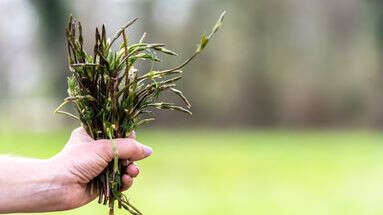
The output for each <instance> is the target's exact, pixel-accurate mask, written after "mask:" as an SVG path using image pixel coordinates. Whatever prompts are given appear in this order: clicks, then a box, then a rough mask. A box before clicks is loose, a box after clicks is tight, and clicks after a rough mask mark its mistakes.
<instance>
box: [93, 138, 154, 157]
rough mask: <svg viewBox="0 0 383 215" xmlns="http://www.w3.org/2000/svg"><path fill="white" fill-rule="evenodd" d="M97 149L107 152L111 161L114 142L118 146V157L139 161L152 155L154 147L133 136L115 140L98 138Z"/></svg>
mask: <svg viewBox="0 0 383 215" xmlns="http://www.w3.org/2000/svg"><path fill="white" fill-rule="evenodd" d="M94 142H95V144H96V145H97V149H98V150H100V152H101V153H103V154H105V155H106V156H107V157H108V158H109V159H110V160H109V161H111V160H113V158H114V152H113V142H114V143H115V144H116V146H117V152H118V157H119V158H120V159H123V160H129V161H137V160H141V159H144V158H146V157H148V156H150V155H151V154H152V153H153V150H152V148H150V147H149V146H145V145H143V144H141V143H139V142H138V141H136V140H135V139H132V138H123V139H122V138H120V139H113V140H107V139H102V140H96V141H94Z"/></svg>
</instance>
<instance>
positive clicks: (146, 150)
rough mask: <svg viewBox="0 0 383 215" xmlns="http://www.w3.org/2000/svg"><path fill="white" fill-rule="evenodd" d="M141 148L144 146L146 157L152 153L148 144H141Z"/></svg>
mask: <svg viewBox="0 0 383 215" xmlns="http://www.w3.org/2000/svg"><path fill="white" fill-rule="evenodd" d="M143 148H144V154H145V157H148V156H149V155H151V154H152V153H153V149H152V148H150V147H149V146H143Z"/></svg>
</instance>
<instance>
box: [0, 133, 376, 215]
mask: <svg viewBox="0 0 383 215" xmlns="http://www.w3.org/2000/svg"><path fill="white" fill-rule="evenodd" d="M67 136H68V132H61V133H41V134H33V133H28V134H17V133H4V132H3V133H0V140H1V141H0V142H1V143H0V154H4V153H5V154H18V155H25V156H34V157H41V158H45V157H49V156H51V155H53V154H54V153H56V152H58V151H59V150H60V148H61V147H62V146H63V144H64V142H65V141H66V139H67ZM138 139H139V140H140V141H141V142H143V143H145V144H148V145H150V146H152V147H153V148H154V150H155V153H154V154H153V156H152V157H151V158H149V159H147V160H145V161H142V162H140V167H141V170H142V171H141V175H140V176H139V178H137V180H136V182H135V186H134V188H133V189H132V190H131V191H129V194H130V196H131V199H132V201H133V202H134V203H135V204H136V205H137V206H138V207H139V208H141V209H142V210H143V212H144V214H147V215H162V214H166V215H172V214H174V215H181V214H182V215H195V214H207V215H223V214H233V215H238V214H267V215H270V214H277V215H282V214H291V215H300V214H302V215H307V214H310V215H315V214H318V215H319V214H320V215H323V214H326V215H327V214H334V215H338V214H348V215H349V214H363V215H365V214H383V135H380V134H379V133H378V132H366V131H338V132H334V131H295V132H292V131H291V132H290V131H256V130H255V131H250V130H248V131H238V130H237V131H231V130H225V131H214V130H205V131H197V130H192V131H190V132H187V131H173V132H169V131H167V132H164V131H150V130H146V131H142V132H138ZM51 214H71V215H72V214H81V215H84V214H85V215H86V214H92V215H94V214H107V209H106V208H104V207H103V206H98V205H97V204H94V203H93V204H90V205H88V206H85V207H83V208H80V209H77V210H73V211H68V212H60V213H51ZM119 214H126V213H125V212H124V213H123V212H119Z"/></svg>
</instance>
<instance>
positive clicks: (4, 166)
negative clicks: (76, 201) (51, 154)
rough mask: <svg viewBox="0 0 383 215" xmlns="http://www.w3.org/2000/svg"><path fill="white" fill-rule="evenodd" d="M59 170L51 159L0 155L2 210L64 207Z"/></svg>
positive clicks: (6, 211) (35, 210)
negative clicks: (52, 164)
mask: <svg viewBox="0 0 383 215" xmlns="http://www.w3.org/2000/svg"><path fill="white" fill-rule="evenodd" d="M57 173H59V171H55V170H54V167H52V166H51V163H50V161H49V160H39V159H27V158H18V157H0V213H12V212H43V211H54V210H61V207H62V206H61V205H60V202H62V201H61V199H60V198H61V197H62V196H63V192H64V191H65V190H64V189H63V185H62V184H61V182H60V181H61V180H60V177H61V176H60V174H57ZM63 209H64V208H63Z"/></svg>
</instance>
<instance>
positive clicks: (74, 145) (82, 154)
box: [52, 127, 152, 209]
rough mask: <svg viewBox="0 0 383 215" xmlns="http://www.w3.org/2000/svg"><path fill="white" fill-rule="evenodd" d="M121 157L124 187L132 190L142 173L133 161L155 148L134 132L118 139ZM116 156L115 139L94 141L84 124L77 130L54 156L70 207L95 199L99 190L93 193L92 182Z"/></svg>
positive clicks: (116, 141)
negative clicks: (136, 178)
mask: <svg viewBox="0 0 383 215" xmlns="http://www.w3.org/2000/svg"><path fill="white" fill-rule="evenodd" d="M113 141H115V143H116V145H117V149H118V155H119V158H120V159H121V160H122V166H123V168H122V183H123V190H126V189H128V188H129V187H130V186H131V185H132V183H133V178H134V177H136V176H137V175H138V173H139V169H138V167H137V166H136V165H135V164H134V163H132V161H137V160H141V159H143V158H145V157H147V156H149V155H151V153H152V149H151V148H149V147H147V146H144V145H142V144H140V143H138V142H137V141H136V140H135V133H134V132H133V133H132V134H131V135H130V136H129V137H128V138H124V139H115V140H113ZM113 159H114V153H113V144H112V141H111V140H105V139H101V140H96V141H95V140H93V139H92V138H91V137H90V136H89V135H88V134H87V133H86V131H85V129H83V128H82V127H80V128H77V129H76V130H74V131H73V133H72V135H71V137H70V139H69V141H68V143H67V145H66V146H65V147H64V149H63V150H62V151H61V152H60V153H59V154H57V155H56V156H54V157H53V158H52V162H53V163H55V165H56V166H57V168H59V169H61V171H63V173H62V174H64V175H65V181H64V184H63V186H64V187H65V191H66V193H65V194H64V196H65V198H66V199H65V200H64V201H65V202H66V203H65V204H66V205H67V209H72V208H76V207H80V206H82V205H84V204H87V203H89V202H90V201H92V200H94V199H95V198H96V197H97V196H98V193H96V192H93V193H92V192H89V191H90V186H91V184H90V182H91V181H92V179H94V178H95V177H96V176H98V175H99V174H100V173H101V172H102V171H103V170H104V169H105V168H106V167H107V165H108V163H109V162H111V161H112V160H113Z"/></svg>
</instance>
